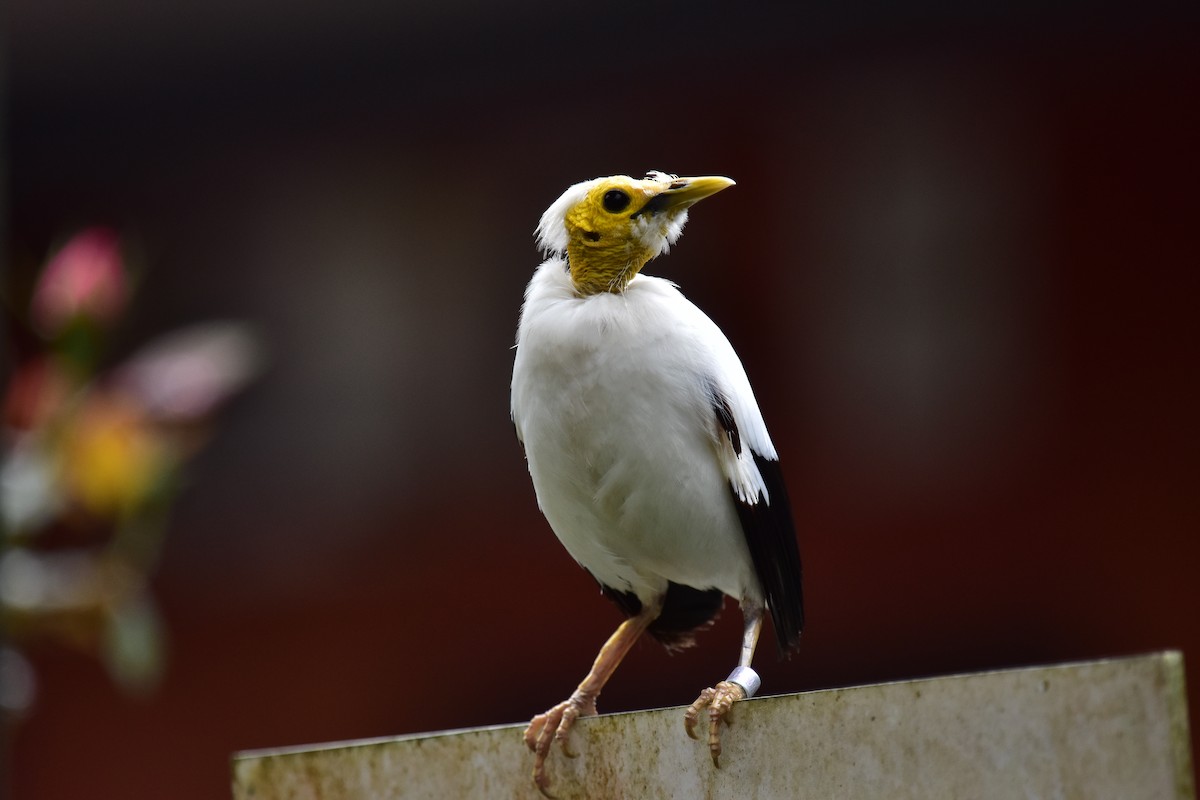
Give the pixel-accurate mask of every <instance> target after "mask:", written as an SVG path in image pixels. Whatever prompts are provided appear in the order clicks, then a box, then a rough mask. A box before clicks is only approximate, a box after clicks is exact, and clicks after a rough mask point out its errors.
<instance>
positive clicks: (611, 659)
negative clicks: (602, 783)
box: [525, 606, 659, 797]
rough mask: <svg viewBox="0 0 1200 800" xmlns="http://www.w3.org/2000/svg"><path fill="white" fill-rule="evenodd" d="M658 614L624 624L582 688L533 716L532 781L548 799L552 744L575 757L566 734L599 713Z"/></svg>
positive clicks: (529, 740) (647, 610)
mask: <svg viewBox="0 0 1200 800" xmlns="http://www.w3.org/2000/svg"><path fill="white" fill-rule="evenodd" d="M658 614H659V609H658V608H657V607H652V606H645V607H643V609H642V612H641V613H640V614H638V615H637V616H636V617H630V618H629V619H627V620H625V621H624V622H622V623H621V626H620V627H619V628H617V630H616V632H615V633H613V635H612V636H610V637H609V639H608V641H607V642H605V643H604V647H602V648H600V654H599V655H598V656H596V661H595V663H594V664H592V669H591V671H589V672H588V674H587V677H586V678H584V679H583V682H582V683H580V684H579V688H577V689H576V690H575V691H574V692H573V693H572V694H571V696H570V697H569V698H567V699H566V700H564V701H563V702H561V703H559V704H558V705H556V706H555V707H554V708H551V709H550V710H549V711H547V712H546V713H544V714H538V715H537V716H536V717H534V718H533V720H532V721H530V723H529V727H528V728H526V729H525V744H526V745H527V746H528V747H529V749H530V750H532V751H533V752H534V753H535V754H536V758H535V759H534V762H533V782H534V783H535V784H537V787H538V790H539V791H541V793H542V794H544V795H545V796H546V797H550V796H551V795H550V793H549V792H548V791H547V787H548V786H549V785H550V781H549V779H548V778H547V777H546V756H547V755H549V753H550V747H551V745H553V744H554V742H555V741H557V742H558V743H559V745H560V746H561V747H562V750H563V753H565V754H566V755H567V757H569V758H574V757H575V753H572V752H571V750H570V748H569V747H568V746H567V734H568V733H570V732H571V726H572V725H574V724H575V720H576V719H577V718H579V717H589V716H594V715H595V714H596V698H597V697H599V696H600V690H601V689H603V688H604V684H606V683H607V682H608V679H609V678H610V677H612V674H613V672H614V671H615V670H616V668H617V665H618V664H620V663H621V659H623V658H624V657H625V654H626V653H628V652H629V649H630V648H631V647H633V643H634V642H636V641H637V638H638V637H639V636H641V635H642V631H644V630H646V628H648V627H650V623H651V622H653V621H654V620H655V619H656V618H657V617H658Z"/></svg>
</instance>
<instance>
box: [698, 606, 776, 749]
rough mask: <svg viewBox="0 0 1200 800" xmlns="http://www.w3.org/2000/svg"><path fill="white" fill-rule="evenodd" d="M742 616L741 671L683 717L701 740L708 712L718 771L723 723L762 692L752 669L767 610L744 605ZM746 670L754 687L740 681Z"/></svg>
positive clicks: (708, 691)
mask: <svg viewBox="0 0 1200 800" xmlns="http://www.w3.org/2000/svg"><path fill="white" fill-rule="evenodd" d="M742 614H743V615H744V616H745V629H744V631H743V633H742V654H741V657H740V658H738V668H737V669H736V670H734V672H733V674H732V675H730V676H729V678H727V679H726V680H723V681H721V682H720V683H718V684H717V685H716V686H714V687H712V688H709V689H705V690H704V691H702V692H700V696H699V697H698V698H696V702H694V703H692V704H691V705H690V706H688V710H687V711H686V712H685V713H684V715H683V726H684V729H685V730H687V735H688V736H690V737H692V738H693V739H697V738H699V737H698V736H696V723H697V722H698V721H699V720H700V713H701V712H702V711H704V710H705V709H707V710H708V749H709V754H710V755H711V756H712V762H713V765H714V766H716V767H720V766H721V730H720V725H721V722H722V721H724V722H725V724H727V725H728V724H729V721H730V720H729V712H730V710H731V709H732V708H733V704H734V703H736V702H737V701H738V700H745V699H746V698H747V697H749V696H750V695H752V694H754V692H756V691H757V690H758V674H757V673H755V672H754V670H753V669H751V668H750V662H751V661H753V660H754V648H755V647H757V645H758V634H759V633H760V632H761V631H762V624H763V607H762V605H760V604H757V603H750V602H747V601H742ZM743 670H744V671H745V673H744V674H745V676H746V678H749V679H750V680H751V681H752V683H750V684H747V682H746V680H745V679H743V678H741V677H739V673H741V672H742V671H743ZM739 681H741V682H739ZM747 685H748V686H749V690H747Z"/></svg>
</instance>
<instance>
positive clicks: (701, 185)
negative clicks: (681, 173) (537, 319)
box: [537, 172, 733, 295]
mask: <svg viewBox="0 0 1200 800" xmlns="http://www.w3.org/2000/svg"><path fill="white" fill-rule="evenodd" d="M732 185H733V181H731V180H730V179H729V178H722V177H716V176H709V177H702V178H678V177H675V176H674V175H667V174H665V173H662V172H651V173H650V174H649V175H647V176H646V177H645V178H643V179H641V180H638V179H636V178H630V177H629V176H627V175H614V176H613V177H611V178H596V179H594V180H590V181H584V182H583V183H577V184H575V185H574V186H572V187H571V188H570V189H568V190H567V191H566V192H564V193H563V195H562V197H560V198H559V199H558V200H556V201H555V203H554V205H552V206H550V208H548V209H546V213H545V214H543V215H542V220H541V222H540V223H539V224H538V229H537V237H538V243H539V244H540V245H541V247H542V249H543V250H545V251H547V252H548V253H557V254H560V255H565V256H566V257H567V264H568V266H569V268H570V270H571V280H572V281H573V282H574V284H575V290H576V291H577V292H579V294H580V295H591V294H598V293H600V292H622V291H624V290H625V287H626V286H628V285H629V282H630V281H631V280H633V278H634V276H635V275H637V274H638V271H639V270H641V268H642V267H643V266H645V264H646V262H647V261H649V260H650V259H652V258H654V257H655V256H657V255H659V254H660V253H663V252H666V250H667V248H668V247H670V246H671V245H672V244H673V243H674V242H675V240H676V239H678V238H679V235H680V234H681V233H682V232H683V224H684V223H685V222H686V221H687V210H688V208H690V207H691V206H692V205H694V204H695V203H697V202H699V201H700V200H703V199H704V198H705V197H708V196H709V195H711V194H716V193H717V192H719V191H721V190H722V189H725V188H727V187H729V186H732Z"/></svg>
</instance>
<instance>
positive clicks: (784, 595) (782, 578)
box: [729, 448, 804, 655]
mask: <svg viewBox="0 0 1200 800" xmlns="http://www.w3.org/2000/svg"><path fill="white" fill-rule="evenodd" d="M750 452H751V454H752V455H753V456H754V465H755V466H756V467H758V471H759V474H761V475H762V477H763V483H764V484H765V485H766V487H767V494H768V495H769V497H770V499H769V500H768V499H767V498H766V497H764V496H763V494H762V492H759V494H758V498H757V501H756V502H754V503H747V502H746V501H744V500H742V499H741V498H740V497H738V494H737V492H736V491H735V490H734V488H733V485H732V484H730V487H729V491H730V493H731V494H732V495H733V502H734V505H736V506H737V512H738V518H739V519H740V520H741V522H742V531H743V532H744V533H745V534H746V544H747V545H749V546H750V560H751V561H753V562H754V572H755V573H756V574H757V575H758V581H759V583H761V584H762V589H763V594H764V595H766V598H767V609H768V610H770V612H771V621H772V622H774V623H775V637H776V639H777V641H778V642H779V652H780V653H781V654H782V655H790V654H791V653H792V651H793V650H795V649H796V647H798V646H799V644H800V631H801V630H803V628H804V596H803V592H802V590H801V586H800V580H801V579H800V550H799V548H798V547H797V545H796V529H795V526H794V523H793V522H792V509H791V505H790V504H789V503H788V497H787V487H786V486H784V483H783V470H782V469H780V467H779V462H778V461H774V460H771V459H767V458H764V457H763V456H761V455H759V454H758V453H755V452H754V450H753V448H751V451H750Z"/></svg>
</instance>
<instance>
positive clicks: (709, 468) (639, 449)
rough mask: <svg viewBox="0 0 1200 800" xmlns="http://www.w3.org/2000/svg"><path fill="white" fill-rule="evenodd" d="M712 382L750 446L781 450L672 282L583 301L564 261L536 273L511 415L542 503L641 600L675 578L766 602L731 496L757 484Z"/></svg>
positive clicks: (602, 574) (721, 341)
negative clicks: (716, 403) (719, 416)
mask: <svg viewBox="0 0 1200 800" xmlns="http://www.w3.org/2000/svg"><path fill="white" fill-rule="evenodd" d="M714 381H715V382H716V386H717V388H718V389H719V390H720V391H721V392H722V394H723V395H724V396H725V397H726V398H727V400H728V401H729V404H730V405H731V406H732V408H733V411H734V414H735V417H736V418H737V422H738V427H739V429H740V430H741V435H742V438H743V441H744V442H745V443H746V444H748V445H749V446H750V447H753V448H754V449H755V450H756V451H757V452H758V453H760V454H762V455H766V456H768V457H774V449H773V448H772V447H771V443H770V439H769V438H768V437H767V434H766V429H765V427H764V426H763V424H762V417H761V415H760V414H759V411H758V408H757V405H756V403H755V402H754V398H753V395H752V393H751V392H750V387H749V382H748V381H747V380H746V377H745V372H744V370H743V369H742V366H741V363H740V362H739V361H738V359H737V357H736V355H734V353H733V349H732V348H731V347H730V345H729V343H728V341H727V340H726V339H725V337H724V335H722V334H721V332H720V331H719V330H718V329H717V327H716V326H715V325H714V324H713V323H712V321H711V320H709V319H708V318H707V317H706V316H705V315H704V314H703V313H702V312H701V311H700V310H699V309H697V308H696V307H695V306H694V305H692V304H691V303H690V302H688V300H687V299H686V298H684V297H683V295H682V294H680V293H679V291H678V290H677V289H675V287H674V286H673V285H671V284H670V283H669V282H667V281H664V280H661V279H658V278H652V277H649V276H644V275H639V276H638V277H637V278H635V279H634V280H633V281H632V282H631V283H630V285H629V287H628V288H627V289H626V291H625V292H624V293H622V294H607V293H605V294H600V295H595V296H590V297H585V298H580V297H577V296H576V295H575V293H574V291H573V289H572V287H571V283H570V278H569V276H568V275H567V273H566V270H565V265H564V264H563V262H562V261H561V259H557V258H555V259H551V260H550V261H547V262H546V263H545V264H543V265H542V266H541V267H540V268H539V269H538V271H537V272H536V273H535V275H534V277H533V280H532V281H530V284H529V288H528V289H527V291H526V301H525V306H524V308H523V310H522V314H521V324H520V328H519V331H518V336H517V355H516V363H515V365H514V368H513V382H512V414H513V422H514V423H515V425H516V428H517V435H518V436H519V437H520V438H521V439H522V441H523V443H524V445H525V453H526V457H527V459H528V462H529V473H530V475H531V476H532V478H533V485H534V489H535V491H536V493H537V498H538V504H539V506H540V507H541V509H542V512H543V513H544V514H545V515H546V519H547V520H548V521H549V522H550V526H551V527H552V528H553V529H554V532H555V534H556V535H557V536H558V538H559V540H560V541H561V542H562V543H563V545H564V546H565V547H566V549H567V551H568V552H569V553H570V554H571V555H572V557H574V558H575V559H576V560H577V561H578V562H579V563H580V564H582V565H583V566H584V567H585V568H586V569H587V570H588V571H589V572H591V573H592V575H593V576H595V578H596V579H597V580H599V581H600V582H601V583H603V584H605V585H606V586H610V587H612V588H614V589H618V590H633V591H634V592H636V593H637V594H638V596H639V597H640V598H641V599H642V600H643V602H646V601H648V600H650V599H651V598H654V597H656V596H657V595H659V594H661V593H662V592H663V591H665V589H666V585H667V582H668V581H672V582H675V583H682V584H685V585H688V586H693V587H696V588H700V589H707V588H717V589H720V590H721V591H723V592H724V593H726V594H728V595H731V596H733V597H735V598H737V599H738V600H741V599H743V598H746V599H753V600H757V601H760V602H761V597H762V594H761V589H760V588H759V585H758V581H757V579H756V578H755V577H754V570H753V566H752V564H751V561H750V555H749V552H748V550H747V547H746V543H745V537H744V535H743V533H742V530H741V525H740V523H739V521H738V516H737V512H736V510H735V508H734V503H733V500H732V498H731V496H730V481H731V480H733V481H734V483H735V485H739V487H740V488H741V489H744V490H747V491H749V490H753V489H755V488H756V487H755V486H754V484H755V483H756V482H761V479H760V478H759V477H758V473H757V470H753V464H752V459H750V458H747V459H745V460H746V461H749V462H750V464H751V469H752V470H753V472H752V474H751V473H746V471H745V469H744V464H742V463H740V462H738V459H737V458H736V457H734V456H733V455H732V452H731V451H730V450H729V445H728V441H727V440H726V439H724V438H723V432H722V431H721V430H720V429H719V426H718V423H717V420H716V417H715V415H714V411H713V407H712V397H711V393H710V390H709V386H710V385H711V382H714ZM747 455H748V454H747ZM731 460H732V465H731ZM743 473H745V474H743Z"/></svg>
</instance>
